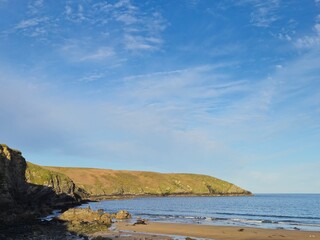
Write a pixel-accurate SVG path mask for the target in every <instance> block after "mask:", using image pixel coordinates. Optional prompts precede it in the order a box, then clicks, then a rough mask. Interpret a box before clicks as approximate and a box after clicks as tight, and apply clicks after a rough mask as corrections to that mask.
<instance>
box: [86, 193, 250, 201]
mask: <svg viewBox="0 0 320 240" xmlns="http://www.w3.org/2000/svg"><path fill="white" fill-rule="evenodd" d="M252 196H254V194H253V193H251V192H247V193H242V194H240V193H238V194H235V193H219V194H210V193H209V194H196V193H181V194H177V193H174V194H122V195H116V194H112V195H92V196H90V197H89V198H88V199H84V200H83V201H84V203H85V202H86V201H87V202H100V201H104V200H125V199H134V198H156V197H159V198H162V197H252Z"/></svg>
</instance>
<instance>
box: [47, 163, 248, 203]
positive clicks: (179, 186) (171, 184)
mask: <svg viewBox="0 0 320 240" xmlns="http://www.w3.org/2000/svg"><path fill="white" fill-rule="evenodd" d="M45 168H46V169H48V170H51V171H55V172H59V173H62V174H64V175H66V176H68V177H70V178H71V179H72V180H73V181H74V182H75V184H76V185H77V186H79V187H80V188H83V189H84V190H85V191H86V192H88V193H89V194H90V195H91V197H93V198H97V197H102V198H103V197H108V196H126V195H133V196H137V195H162V196H164V195H250V194H251V193H250V192H248V191H246V190H244V189H242V188H240V187H238V186H236V185H234V184H232V183H229V182H226V181H223V180H221V179H218V178H215V177H211V176H207V175H199V174H177V173H171V174H169V173H168V174H165V173H156V172H142V171H116V170H107V169H93V168H62V167H45Z"/></svg>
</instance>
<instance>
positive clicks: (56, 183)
mask: <svg viewBox="0 0 320 240" xmlns="http://www.w3.org/2000/svg"><path fill="white" fill-rule="evenodd" d="M26 169H27V163H26V161H25V159H24V157H23V156H22V155H21V152H20V151H18V150H13V149H11V148H9V147H8V146H7V145H5V144H0V225H1V226H2V225H5V224H12V223H14V222H22V221H29V220H30V219H35V218H37V217H40V216H43V215H46V214H49V213H50V212H51V210H53V209H54V208H61V207H66V206H72V205H76V204H79V203H80V201H81V197H82V196H85V191H81V189H79V188H77V187H75V184H74V183H73V182H72V180H70V179H68V178H67V177H64V176H62V175H60V174H58V173H57V174H54V173H53V172H51V171H49V170H46V169H43V171H42V170H41V167H39V168H38V167H37V166H36V165H33V164H30V165H29V167H28V170H26ZM44 172H45V173H47V175H46V179H47V182H46V183H47V184H40V183H39V181H38V178H39V177H40V176H42V174H43V173H44ZM26 175H27V176H28V177H29V179H33V180H34V181H30V182H27V179H26Z"/></svg>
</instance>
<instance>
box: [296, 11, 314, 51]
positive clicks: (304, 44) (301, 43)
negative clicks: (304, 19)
mask: <svg viewBox="0 0 320 240" xmlns="http://www.w3.org/2000/svg"><path fill="white" fill-rule="evenodd" d="M312 30H313V34H310V35H307V36H303V37H301V38H298V39H297V40H296V42H295V46H296V47H298V48H306V49H310V48H318V47H320V15H317V17H316V19H315V24H314V26H313V29H312Z"/></svg>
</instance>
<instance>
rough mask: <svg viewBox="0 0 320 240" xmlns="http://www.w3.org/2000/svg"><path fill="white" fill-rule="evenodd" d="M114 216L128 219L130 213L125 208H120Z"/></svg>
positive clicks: (119, 218)
mask: <svg viewBox="0 0 320 240" xmlns="http://www.w3.org/2000/svg"><path fill="white" fill-rule="evenodd" d="M115 218H116V219H118V220H124V219H130V218H131V214H130V213H129V212H128V211H126V210H120V211H119V212H117V214H116V215H115Z"/></svg>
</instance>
